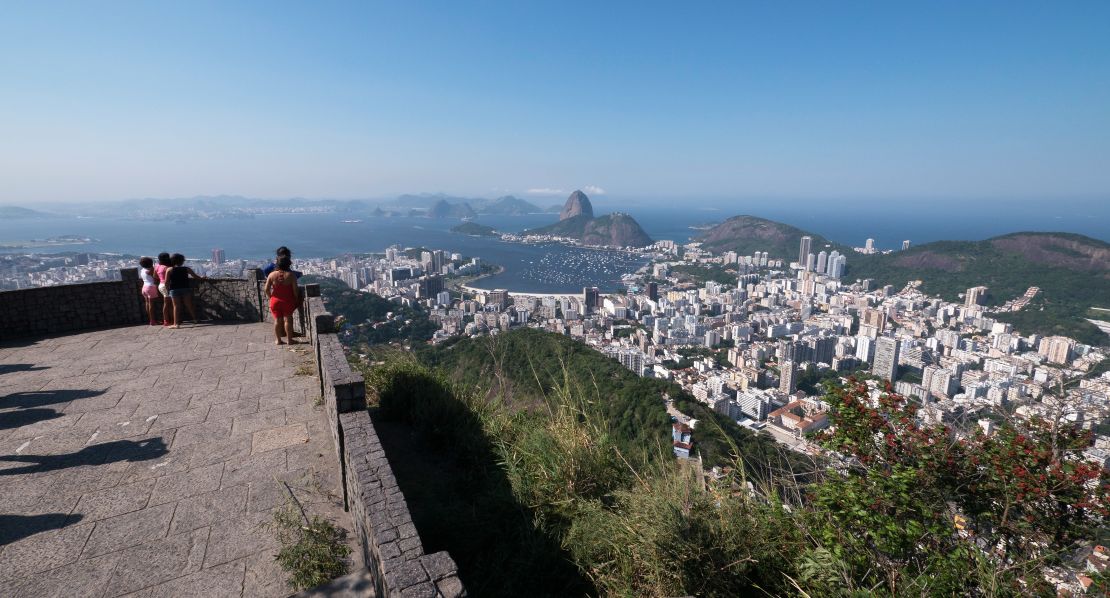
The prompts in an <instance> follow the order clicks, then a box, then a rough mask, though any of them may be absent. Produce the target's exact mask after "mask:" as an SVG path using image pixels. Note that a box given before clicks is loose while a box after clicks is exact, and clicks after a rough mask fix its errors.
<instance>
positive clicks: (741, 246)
mask: <svg viewBox="0 0 1110 598" xmlns="http://www.w3.org/2000/svg"><path fill="white" fill-rule="evenodd" d="M806 235H808V236H810V237H812V238H813V242H812V245H811V247H812V248H813V249H812V251H813V253H817V252H819V251H832V250H834V249H835V250H837V251H839V252H840V253H847V252H850V251H851V248H850V247H847V246H844V245H840V244H838V243H833V242H832V241H829V240H828V239H826V238H825V237H822V236H821V235H818V234H815V233H809V232H806V231H804V230H802V229H800V228H796V227H793V226H790V225H789V224H783V223H781V222H775V221H774V220H767V219H765V218H758V217H756V216H733V217H732V218H729V219H728V220H725V221H724V222H722V223H720V224H718V225H717V226H714V227H713V228H711V229H709V230H707V231H705V232H704V233H702V234H701V235H699V236H698V237H697V240H698V241H701V242H702V247H704V248H705V249H708V250H709V251H713V252H715V253H724V252H726V251H735V252H736V253H739V254H740V255H751V254H752V253H754V252H756V251H766V252H767V253H768V254H770V257H771V259H776V258H778V259H783V260H786V262H787V263H789V262H792V261H796V260H797V259H798V249H799V246H800V243H801V240H802V237H803V236H806Z"/></svg>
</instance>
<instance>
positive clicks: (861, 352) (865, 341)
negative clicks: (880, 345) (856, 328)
mask: <svg viewBox="0 0 1110 598" xmlns="http://www.w3.org/2000/svg"><path fill="white" fill-rule="evenodd" d="M874 357H875V341H873V340H871V337H868V336H858V337H856V359H858V360H860V361H866V362H867V363H871V360H872V359H873V358H874Z"/></svg>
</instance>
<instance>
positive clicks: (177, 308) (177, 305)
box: [170, 297, 184, 328]
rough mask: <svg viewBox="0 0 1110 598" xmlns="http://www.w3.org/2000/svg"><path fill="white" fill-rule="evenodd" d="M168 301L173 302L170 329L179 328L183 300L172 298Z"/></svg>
mask: <svg viewBox="0 0 1110 598" xmlns="http://www.w3.org/2000/svg"><path fill="white" fill-rule="evenodd" d="M170 301H173V324H172V325H171V326H170V328H181V302H182V301H184V299H178V298H177V297H174V298H172V299H170Z"/></svg>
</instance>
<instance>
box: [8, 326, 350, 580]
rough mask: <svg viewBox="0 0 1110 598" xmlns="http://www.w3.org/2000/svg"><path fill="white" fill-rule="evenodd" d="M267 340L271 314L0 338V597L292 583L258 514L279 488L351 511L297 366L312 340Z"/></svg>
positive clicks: (320, 417)
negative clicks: (299, 343)
mask: <svg viewBox="0 0 1110 598" xmlns="http://www.w3.org/2000/svg"><path fill="white" fill-rule="evenodd" d="M272 343H273V341H272V329H271V327H270V325H269V324H212V325H199V326H191V327H186V328H183V329H180V330H166V329H162V328H161V327H147V326H135V327H127V328H116V329H110V330H98V331H92V332H85V333H78V334H71V335H67V336H59V337H51V338H44V339H38V340H34V341H14V342H8V343H0V587H2V588H4V589H3V591H2V592H0V594H3V595H12V596H90V597H97V598H102V597H108V596H124V595H127V596H216V597H218V596H258V597H268V596H287V595H289V594H290V593H291V591H290V589H289V588H288V587H287V586H286V585H285V576H284V574H283V572H282V571H281V570H280V568H279V567H277V565H276V564H275V563H274V558H273V555H274V553H275V552H276V544H275V541H274V539H273V535H272V533H271V532H270V531H269V530H267V529H265V527H264V524H265V523H267V522H269V521H272V519H273V513H272V512H273V510H274V509H275V508H277V507H279V506H281V505H282V504H284V502H285V500H286V491H287V490H286V488H288V490H289V491H292V492H294V494H295V495H296V496H297V498H298V499H299V500H301V502H302V503H303V504H305V505H306V506H307V507H308V508H309V509H311V511H312V512H313V513H319V514H322V515H325V516H327V517H329V518H331V519H332V520H333V521H334V522H335V523H336V524H337V525H340V526H343V527H347V526H349V519H348V517H346V515H345V514H344V513H343V512H342V502H341V498H340V495H341V492H342V491H341V487H340V485H339V471H338V464H337V463H336V460H335V451H334V448H333V447H332V446H331V443H332V440H331V437H330V435H329V434H328V427H327V421H326V417H325V414H324V411H323V408H322V407H320V406H316V405H314V402H315V399H316V398H317V397H318V394H319V391H318V388H319V387H318V384H319V380H318V379H317V378H315V377H313V376H305V375H298V374H297V373H296V371H297V366H299V365H301V364H304V363H309V362H310V361H311V353H310V349H309V348H308V347H307V346H305V347H287V346H276V345H274V344H272ZM304 370H305V368H301V371H302V373H303V371H304ZM355 553H356V554H357V551H355ZM361 566H362V564H361V563H357V562H356V563H352V567H353V568H352V570H358V569H359V568H361Z"/></svg>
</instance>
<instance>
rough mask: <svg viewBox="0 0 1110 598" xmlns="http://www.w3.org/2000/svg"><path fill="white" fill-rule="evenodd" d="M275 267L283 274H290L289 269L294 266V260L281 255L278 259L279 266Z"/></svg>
mask: <svg viewBox="0 0 1110 598" xmlns="http://www.w3.org/2000/svg"><path fill="white" fill-rule="evenodd" d="M275 265H276V266H277V269H278V270H281V271H282V272H288V271H289V268H290V267H292V266H293V260H292V259H290V258H289V256H287V255H279V256H278V259H277V264H275Z"/></svg>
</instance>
